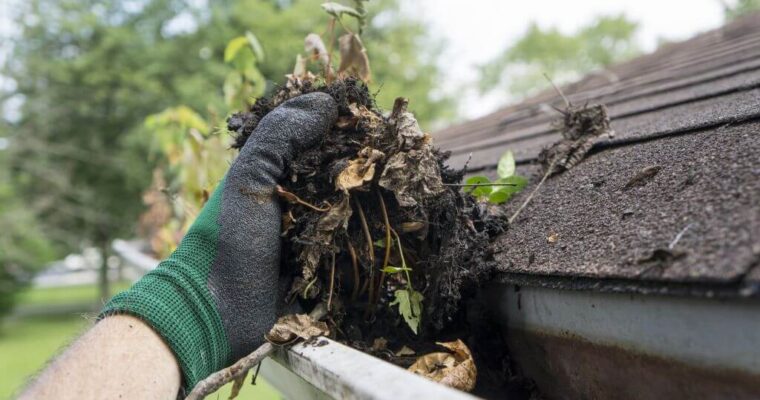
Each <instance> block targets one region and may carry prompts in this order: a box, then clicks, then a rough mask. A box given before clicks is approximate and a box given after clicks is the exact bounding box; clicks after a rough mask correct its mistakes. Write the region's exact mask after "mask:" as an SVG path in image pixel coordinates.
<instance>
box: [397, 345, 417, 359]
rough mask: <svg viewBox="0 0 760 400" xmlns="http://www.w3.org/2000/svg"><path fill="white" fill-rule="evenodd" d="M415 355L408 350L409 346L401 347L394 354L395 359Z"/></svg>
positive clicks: (412, 351) (414, 352)
mask: <svg viewBox="0 0 760 400" xmlns="http://www.w3.org/2000/svg"><path fill="white" fill-rule="evenodd" d="M415 354H417V352H416V351H414V350H412V349H411V348H409V346H402V347H401V348H400V349H398V351H397V352H396V353H395V355H396V357H407V356H413V355H415Z"/></svg>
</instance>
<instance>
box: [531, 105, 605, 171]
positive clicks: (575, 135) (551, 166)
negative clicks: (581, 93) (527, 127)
mask: <svg viewBox="0 0 760 400" xmlns="http://www.w3.org/2000/svg"><path fill="white" fill-rule="evenodd" d="M554 126H555V129H557V130H558V131H559V132H560V133H561V134H562V139H561V140H559V141H558V142H556V143H554V144H552V145H551V146H550V147H548V148H546V149H544V150H542V151H541V153H539V155H538V160H539V161H540V162H541V164H542V165H543V167H544V171H545V172H546V173H548V174H550V175H551V174H555V173H559V172H562V171H566V170H569V169H571V168H573V167H574V166H576V165H578V163H580V162H581V161H582V160H583V158H584V157H585V156H586V153H588V151H589V150H591V147H593V146H594V142H595V141H596V139H597V138H598V137H599V136H601V135H605V134H606V135H608V136H610V137H611V136H612V135H613V134H614V131H613V130H612V128H611V127H610V117H609V116H608V114H607V107H605V106H604V105H603V104H590V105H584V106H583V107H576V106H573V105H569V106H568V107H567V109H566V110H565V111H564V112H563V113H562V118H561V119H558V120H557V121H556V122H555V123H554Z"/></svg>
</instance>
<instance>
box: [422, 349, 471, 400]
mask: <svg viewBox="0 0 760 400" xmlns="http://www.w3.org/2000/svg"><path fill="white" fill-rule="evenodd" d="M438 345H439V346H443V347H445V348H447V349H448V350H450V351H451V352H452V353H453V354H452V353H444V352H438V353H430V354H425V355H424V356H422V357H420V358H418V359H417V361H415V362H414V364H412V365H411V366H410V367H409V371H411V372H414V373H415V374H418V375H422V376H424V377H426V378H428V379H431V380H433V381H436V382H439V383H442V384H444V385H446V386H449V387H453V388H455V389H459V390H463V391H466V392H469V391H471V390H472V389H473V388H474V387H475V382H476V379H477V375H478V371H477V368H476V367H475V360H473V358H472V353H470V349H469V348H467V345H465V344H464V342H462V341H461V340H459V339H457V340H455V341H453V342H438Z"/></svg>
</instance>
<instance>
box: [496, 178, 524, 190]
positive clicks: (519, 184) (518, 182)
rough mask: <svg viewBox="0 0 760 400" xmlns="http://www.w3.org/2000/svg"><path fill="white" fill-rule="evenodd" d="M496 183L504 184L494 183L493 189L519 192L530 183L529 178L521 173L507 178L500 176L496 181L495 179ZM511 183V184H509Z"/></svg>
mask: <svg viewBox="0 0 760 400" xmlns="http://www.w3.org/2000/svg"><path fill="white" fill-rule="evenodd" d="M493 183H495V184H499V185H504V186H499V185H494V186H493V191H494V192H496V191H499V190H506V191H508V192H511V193H517V192H519V191H521V190H523V189H524V188H525V186H527V185H528V180H527V179H526V178H525V177H522V176H520V175H512V176H510V177H507V178H499V179H497V180H495V181H493ZM508 185H511V186H508Z"/></svg>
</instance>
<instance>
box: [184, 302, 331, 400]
mask: <svg viewBox="0 0 760 400" xmlns="http://www.w3.org/2000/svg"><path fill="white" fill-rule="evenodd" d="M325 315H327V308H326V307H325V304H324V303H320V304H318V305H317V306H316V307H314V310H312V312H311V313H310V314H309V316H311V318H313V319H315V320H320V319H322V318H324V317H325ZM274 349H275V347H274V345H272V344H271V343H269V342H265V343H264V344H262V345H261V346H259V348H257V349H256V350H254V351H253V352H252V353H250V354H248V355H247V356H245V357H243V358H241V359H239V360H237V361H236V362H235V363H234V364H232V365H230V366H229V367H227V368H224V369H221V370H219V371H216V372H214V373H213V374H211V375H209V376H208V377H207V378H206V379H204V380H202V381H200V382H198V383H197V384H196V385H195V387H194V388H193V390H192V391H191V392H190V394H188V395H187V397H185V400H202V399H204V398H205V397H206V396H208V395H210V394H211V393H214V392H216V391H217V390H219V388H221V387H222V386H224V385H226V384H228V383H230V382H232V381H237V380H238V379H240V378H245V376H246V374H248V371H249V370H250V369H251V368H253V367H255V366H257V365H259V364H260V363H261V362H262V361H263V360H264V359H265V358H266V357H267V356H269V355H270V354H272V352H273V351H274Z"/></svg>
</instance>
